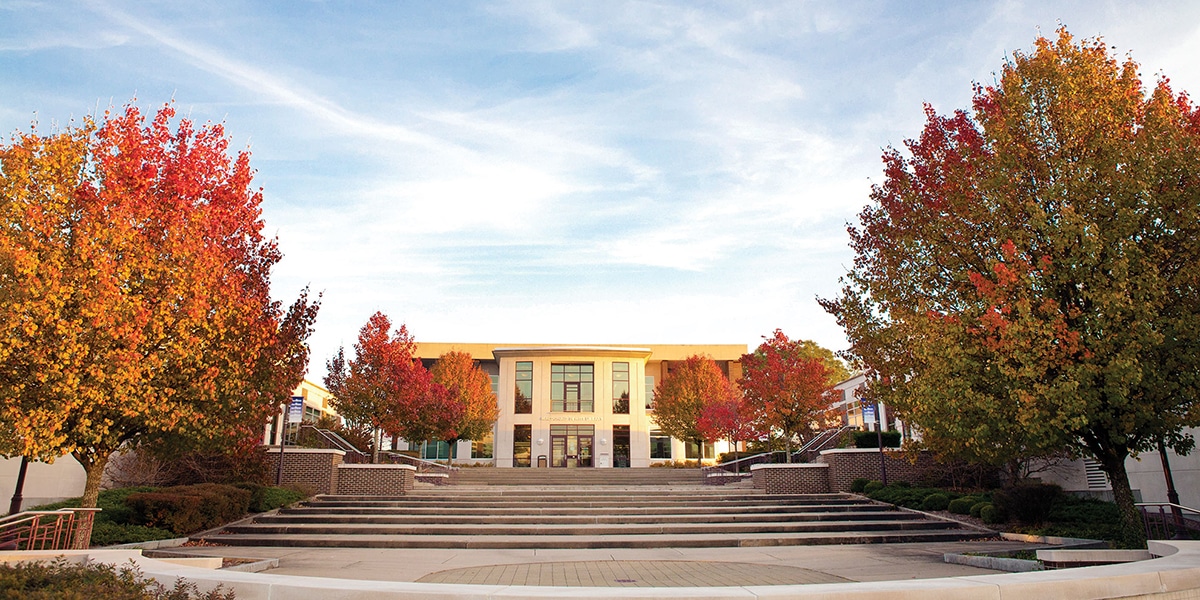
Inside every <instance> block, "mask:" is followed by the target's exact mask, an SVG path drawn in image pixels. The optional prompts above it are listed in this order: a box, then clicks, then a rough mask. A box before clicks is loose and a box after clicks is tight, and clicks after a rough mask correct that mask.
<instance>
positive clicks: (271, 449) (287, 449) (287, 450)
mask: <svg viewBox="0 0 1200 600" xmlns="http://www.w3.org/2000/svg"><path fill="white" fill-rule="evenodd" d="M262 447H263V448H265V449H266V450H267V452H268V453H274V454H275V455H276V456H278V455H279V446H262ZM283 453H284V454H336V455H338V456H345V455H346V452H345V451H344V450H334V449H332V448H299V447H296V446H284V447H283Z"/></svg>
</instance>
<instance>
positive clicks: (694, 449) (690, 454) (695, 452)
mask: <svg viewBox="0 0 1200 600" xmlns="http://www.w3.org/2000/svg"><path fill="white" fill-rule="evenodd" d="M683 448H684V451H683V454H684V457H685V458H687V459H688V460H696V459H698V458H714V455H713V453H714V452H715V450H713V445H712V442H706V443H705V444H704V456H700V455H699V452H700V445H699V444H697V443H696V442H688V443H686V444H684V446H683Z"/></svg>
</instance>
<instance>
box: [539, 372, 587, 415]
mask: <svg viewBox="0 0 1200 600" xmlns="http://www.w3.org/2000/svg"><path fill="white" fill-rule="evenodd" d="M594 376H595V366H594V365H590V364H553V365H550V412H593V411H594V399H593V391H594V388H595V379H594Z"/></svg>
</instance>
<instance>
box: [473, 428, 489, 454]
mask: <svg viewBox="0 0 1200 600" xmlns="http://www.w3.org/2000/svg"><path fill="white" fill-rule="evenodd" d="M494 439H495V437H494V436H493V435H492V432H490V431H489V432H487V435H485V436H483V439H482V440H471V458H492V442H493V440H494Z"/></svg>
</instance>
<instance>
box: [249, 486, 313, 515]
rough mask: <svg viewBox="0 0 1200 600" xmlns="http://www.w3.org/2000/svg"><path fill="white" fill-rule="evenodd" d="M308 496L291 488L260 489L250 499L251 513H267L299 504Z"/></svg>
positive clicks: (269, 487)
mask: <svg viewBox="0 0 1200 600" xmlns="http://www.w3.org/2000/svg"><path fill="white" fill-rule="evenodd" d="M305 497H306V494H304V493H302V492H300V491H298V490H294V489H291V488H283V487H275V486H266V487H262V488H261V489H259V490H258V491H257V492H256V493H255V494H254V495H253V496H251V498H250V512H256V513H258V512H267V511H268V510H275V509H277V508H280V507H283V506H287V505H289V504H292V503H293V502H299V501H301V500H303V499H304V498H305Z"/></svg>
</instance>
